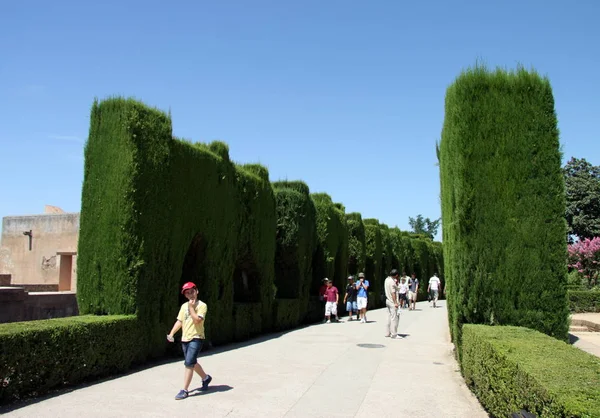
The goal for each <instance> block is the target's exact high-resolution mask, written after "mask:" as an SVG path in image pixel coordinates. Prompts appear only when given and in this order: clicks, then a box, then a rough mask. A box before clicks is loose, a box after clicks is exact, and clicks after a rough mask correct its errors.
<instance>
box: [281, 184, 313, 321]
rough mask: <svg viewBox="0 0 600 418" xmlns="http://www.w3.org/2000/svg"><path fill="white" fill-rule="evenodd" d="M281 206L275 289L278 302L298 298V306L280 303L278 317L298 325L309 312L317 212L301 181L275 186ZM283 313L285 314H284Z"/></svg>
mask: <svg viewBox="0 0 600 418" xmlns="http://www.w3.org/2000/svg"><path fill="white" fill-rule="evenodd" d="M272 186H273V189H274V190H275V201H276V207H277V235H276V237H277V238H276V242H277V245H276V252H275V286H276V288H277V294H276V297H277V299H297V300H299V302H298V303H295V304H290V303H278V304H276V305H275V307H276V311H275V313H274V315H273V316H274V317H275V319H276V321H277V318H287V319H286V323H288V322H289V321H291V322H289V323H291V324H294V325H297V324H298V323H300V322H301V321H303V319H304V316H305V315H306V312H307V310H308V297H309V293H310V288H311V282H312V276H313V273H312V268H313V256H314V254H315V251H316V247H317V229H316V217H317V215H316V209H315V205H314V203H313V200H312V199H311V197H310V191H309V188H308V186H307V185H306V184H305V183H303V182H301V181H278V182H274V183H272ZM281 310H283V312H281Z"/></svg>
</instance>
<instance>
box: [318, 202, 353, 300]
mask: <svg viewBox="0 0 600 418" xmlns="http://www.w3.org/2000/svg"><path fill="white" fill-rule="evenodd" d="M311 197H312V200H313V203H314V205H315V210H316V227H317V247H316V250H315V254H314V257H313V279H312V285H311V292H310V293H311V295H315V296H316V295H318V292H319V288H320V287H321V285H322V284H323V279H324V278H325V277H327V278H330V279H332V280H333V283H334V285H335V286H336V287H337V288H338V289H339V291H340V292H343V291H344V289H345V288H346V278H347V277H348V276H347V275H346V270H347V265H348V227H347V225H346V215H345V209H344V207H343V205H341V204H334V203H333V201H332V200H331V197H330V196H329V195H328V194H326V193H313V194H312V195H311Z"/></svg>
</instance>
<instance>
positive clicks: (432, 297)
mask: <svg viewBox="0 0 600 418" xmlns="http://www.w3.org/2000/svg"><path fill="white" fill-rule="evenodd" d="M430 294H431V299H434V300H437V298H438V296H439V295H440V293H439V291H437V290H432V291H431V293H430Z"/></svg>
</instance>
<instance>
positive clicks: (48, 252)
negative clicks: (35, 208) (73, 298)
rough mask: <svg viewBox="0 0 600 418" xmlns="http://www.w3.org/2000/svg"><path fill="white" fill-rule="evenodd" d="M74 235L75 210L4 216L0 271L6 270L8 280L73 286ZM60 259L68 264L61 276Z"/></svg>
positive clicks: (75, 276) (71, 287)
mask: <svg viewBox="0 0 600 418" xmlns="http://www.w3.org/2000/svg"><path fill="white" fill-rule="evenodd" d="M29 231H31V235H29ZM78 237H79V214H78V213H66V214H44V215H33V216H9V217H5V218H3V219H2V243H1V247H0V273H2V274H10V275H11V276H12V280H11V283H12V284H45V285H59V284H60V290H76V288H77V267H76V266H77V256H76V254H77V240H78ZM61 262H63V263H67V265H69V264H68V263H70V266H71V267H70V268H69V270H70V274H67V275H66V276H65V272H64V271H63V272H62V278H61ZM63 270H64V268H63ZM65 277H68V279H65Z"/></svg>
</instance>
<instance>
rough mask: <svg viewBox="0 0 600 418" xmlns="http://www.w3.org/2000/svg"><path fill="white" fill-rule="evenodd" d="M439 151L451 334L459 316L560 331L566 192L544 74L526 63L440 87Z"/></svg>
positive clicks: (563, 325) (476, 72) (563, 333)
mask: <svg viewBox="0 0 600 418" xmlns="http://www.w3.org/2000/svg"><path fill="white" fill-rule="evenodd" d="M439 159H440V177H441V195H442V225H443V242H444V263H445V275H446V280H447V283H448V286H447V291H448V301H449V302H448V306H449V319H450V322H451V332H452V336H453V340H454V342H455V343H457V346H458V347H459V348H460V332H461V325H462V324H464V323H480V324H490V325H491V324H499V325H518V326H525V327H529V328H532V329H536V330H539V331H541V332H544V333H546V334H548V335H551V336H555V337H557V338H559V339H566V338H567V330H568V314H569V312H568V307H567V303H566V301H567V298H566V289H565V285H566V273H567V270H566V263H565V259H566V255H567V245H566V240H565V236H566V232H567V229H566V223H565V219H564V213H565V193H564V180H563V176H562V172H561V153H560V150H559V138H558V129H557V120H556V114H555V111H554V98H553V96H552V88H551V86H550V83H549V81H548V80H547V79H545V78H542V77H540V76H539V75H537V74H536V73H535V72H527V71H525V70H523V69H519V70H518V71H516V72H506V71H503V70H497V71H495V72H490V71H488V70H486V69H485V68H484V67H481V66H477V67H475V68H473V69H469V70H467V71H465V72H464V73H462V74H461V75H460V76H459V77H458V78H457V79H456V81H455V82H454V83H453V84H452V85H451V86H450V87H449V88H448V90H447V93H446V104H445V119H444V126H443V131H442V138H441V143H440V148H439ZM423 259H424V257H423ZM459 353H460V351H459Z"/></svg>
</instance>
